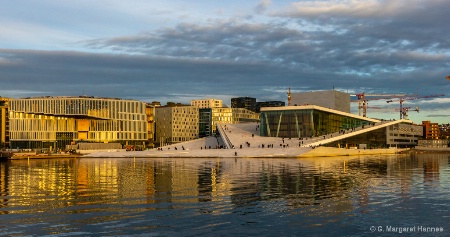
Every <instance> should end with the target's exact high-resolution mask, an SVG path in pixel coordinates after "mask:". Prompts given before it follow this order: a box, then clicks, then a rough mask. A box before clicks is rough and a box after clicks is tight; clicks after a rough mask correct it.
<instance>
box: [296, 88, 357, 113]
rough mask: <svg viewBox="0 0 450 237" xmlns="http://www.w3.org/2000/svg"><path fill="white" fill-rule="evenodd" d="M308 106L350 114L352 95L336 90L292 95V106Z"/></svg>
mask: <svg viewBox="0 0 450 237" xmlns="http://www.w3.org/2000/svg"><path fill="white" fill-rule="evenodd" d="M306 104H308V105H318V106H322V107H325V108H329V109H335V110H339V111H342V112H346V113H350V94H347V93H344V92H340V91H335V90H330V91H313V92H302V93H292V94H291V105H306Z"/></svg>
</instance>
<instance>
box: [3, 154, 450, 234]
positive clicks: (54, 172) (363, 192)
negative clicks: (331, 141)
mask: <svg viewBox="0 0 450 237" xmlns="http://www.w3.org/2000/svg"><path fill="white" fill-rule="evenodd" d="M449 164H450V155H449V154H411V155H409V154H406V155H391V156H360V157H334V158H308V159H295V158H270V159H269V158H216V159H212V158H164V159H163V158H140V159H138V158H136V159H133V158H102V159H97V158H70V159H37V160H13V161H2V162H0V230H1V231H0V236H396V235H402V234H407V235H408V236H411V235H412V236H450V168H449V167H450V165H449Z"/></svg>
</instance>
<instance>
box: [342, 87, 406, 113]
mask: <svg viewBox="0 0 450 237" xmlns="http://www.w3.org/2000/svg"><path fill="white" fill-rule="evenodd" d="M350 96H356V97H357V98H358V100H353V101H351V102H358V114H359V116H361V111H362V116H363V117H367V108H368V104H367V103H368V101H369V100H386V99H391V98H401V97H403V96H406V94H366V93H364V92H363V93H359V94H354V95H350ZM366 97H374V98H370V99H367V98H366ZM377 97H378V98H377Z"/></svg>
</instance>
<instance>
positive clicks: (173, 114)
mask: <svg viewBox="0 0 450 237" xmlns="http://www.w3.org/2000/svg"><path fill="white" fill-rule="evenodd" d="M155 122H156V133H155V139H156V143H158V144H159V146H165V145H170V144H175V143H179V142H185V141H190V140H193V139H196V138H198V137H199V109H198V108H197V107H195V106H179V107H167V106H166V107H158V108H156V114H155Z"/></svg>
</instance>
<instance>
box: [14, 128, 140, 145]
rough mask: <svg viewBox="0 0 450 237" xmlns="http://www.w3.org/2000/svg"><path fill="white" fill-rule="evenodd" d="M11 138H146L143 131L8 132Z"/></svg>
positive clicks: (50, 139)
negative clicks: (59, 135)
mask: <svg viewBox="0 0 450 237" xmlns="http://www.w3.org/2000/svg"><path fill="white" fill-rule="evenodd" d="M10 136H11V140H17V141H20V140H23V141H56V140H71V141H73V140H88V141H99V142H103V141H117V140H147V137H148V135H147V133H145V132H88V133H87V135H83V136H79V133H78V132H74V133H72V134H71V136H67V135H66V136H63V137H57V133H55V132H36V131H29V132H10Z"/></svg>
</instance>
